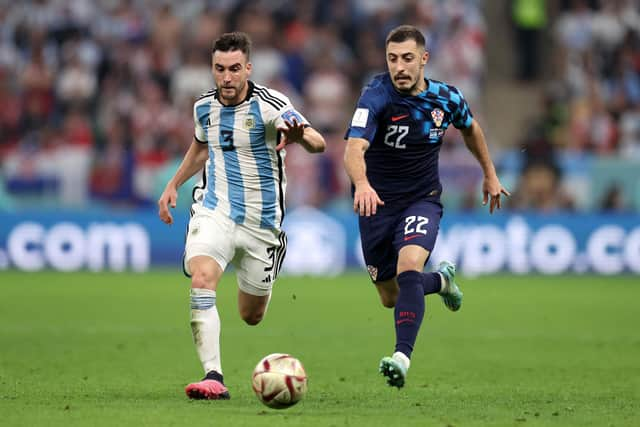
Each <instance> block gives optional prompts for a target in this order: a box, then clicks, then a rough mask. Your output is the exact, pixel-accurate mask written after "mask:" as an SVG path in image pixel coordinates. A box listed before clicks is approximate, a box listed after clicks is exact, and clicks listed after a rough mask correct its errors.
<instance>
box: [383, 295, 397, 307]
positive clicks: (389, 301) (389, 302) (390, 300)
mask: <svg viewBox="0 0 640 427" xmlns="http://www.w3.org/2000/svg"><path fill="white" fill-rule="evenodd" d="M396 300H397V296H391V295H380V302H382V305H383V307H385V308H394V307H395V306H396Z"/></svg>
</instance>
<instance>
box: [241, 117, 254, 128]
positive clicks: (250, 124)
mask: <svg viewBox="0 0 640 427" xmlns="http://www.w3.org/2000/svg"><path fill="white" fill-rule="evenodd" d="M254 127H256V119H255V118H254V117H253V116H251V115H249V116H247V118H246V119H244V128H245V129H246V130H251V129H253V128H254Z"/></svg>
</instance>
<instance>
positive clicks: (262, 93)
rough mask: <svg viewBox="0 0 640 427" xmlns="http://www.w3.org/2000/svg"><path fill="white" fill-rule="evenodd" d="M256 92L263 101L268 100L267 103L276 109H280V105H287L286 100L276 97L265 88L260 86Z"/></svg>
mask: <svg viewBox="0 0 640 427" xmlns="http://www.w3.org/2000/svg"><path fill="white" fill-rule="evenodd" d="M256 93H257V94H258V96H259V97H260V98H261V99H262V100H263V101H264V102H268V103H269V104H271V105H272V106H274V107H275V108H276V110H280V109H281V108H282V107H284V106H285V105H287V103H286V102H284V101H283V100H281V99H279V98H277V97H276V96H274V95H273V94H272V93H271V92H269V90H268V89H266V88H260V89H258V90H256Z"/></svg>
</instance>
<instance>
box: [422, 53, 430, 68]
mask: <svg viewBox="0 0 640 427" xmlns="http://www.w3.org/2000/svg"><path fill="white" fill-rule="evenodd" d="M427 62H429V51H426V50H425V51H424V53H423V54H422V65H426V64H427Z"/></svg>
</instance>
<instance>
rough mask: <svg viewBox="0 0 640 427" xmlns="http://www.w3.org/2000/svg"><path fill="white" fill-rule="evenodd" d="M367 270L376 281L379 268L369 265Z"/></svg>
mask: <svg viewBox="0 0 640 427" xmlns="http://www.w3.org/2000/svg"><path fill="white" fill-rule="evenodd" d="M367 271H368V272H369V276H371V280H373V281H374V282H375V281H376V279H377V278H378V269H377V268H376V267H374V266H373V265H367Z"/></svg>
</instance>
